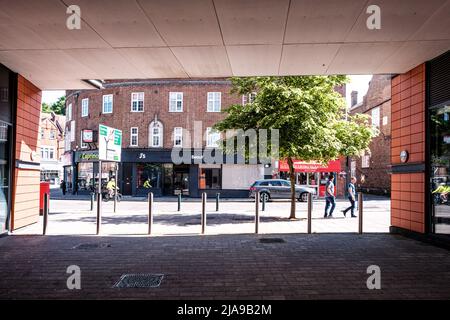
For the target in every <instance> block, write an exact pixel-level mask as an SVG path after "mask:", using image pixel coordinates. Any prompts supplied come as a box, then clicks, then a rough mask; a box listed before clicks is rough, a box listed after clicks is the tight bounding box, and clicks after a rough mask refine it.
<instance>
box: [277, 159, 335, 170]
mask: <svg viewBox="0 0 450 320" xmlns="http://www.w3.org/2000/svg"><path fill="white" fill-rule="evenodd" d="M279 167H280V171H286V172H288V171H289V165H288V163H287V161H286V160H280V162H279ZM294 170H295V172H340V171H341V161H340V160H332V161H330V162H328V164H327V165H323V164H321V163H320V162H314V161H301V160H294Z"/></svg>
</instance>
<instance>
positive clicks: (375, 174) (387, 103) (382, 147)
mask: <svg viewBox="0 0 450 320" xmlns="http://www.w3.org/2000/svg"><path fill="white" fill-rule="evenodd" d="M351 98H352V99H351V101H352V105H351V108H350V114H357V113H362V114H367V115H369V116H370V117H371V120H370V121H371V122H372V125H373V126H376V127H377V128H378V130H379V135H378V136H377V137H376V138H374V139H373V141H372V142H371V144H370V146H369V149H370V152H366V154H365V155H363V156H361V157H354V158H351V159H348V162H347V163H348V167H349V168H348V170H347V171H348V174H349V175H350V176H356V177H357V179H358V184H359V185H360V188H361V190H362V191H363V192H365V193H372V194H383V195H387V194H390V190H391V175H390V168H391V158H390V148H391V76H390V75H374V76H373V77H372V80H371V81H370V83H369V88H368V90H367V94H366V95H365V96H364V98H363V101H362V102H360V103H356V101H357V92H356V91H353V92H352V97H351Z"/></svg>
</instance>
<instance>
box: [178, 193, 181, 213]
mask: <svg viewBox="0 0 450 320" xmlns="http://www.w3.org/2000/svg"><path fill="white" fill-rule="evenodd" d="M180 210H181V193H180V194H178V211H180Z"/></svg>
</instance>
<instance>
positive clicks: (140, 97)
mask: <svg viewBox="0 0 450 320" xmlns="http://www.w3.org/2000/svg"><path fill="white" fill-rule="evenodd" d="M144 99H145V95H144V92H132V93H131V112H144ZM140 101H142V110H139V102H140ZM135 102H136V108H135V105H134V103H135Z"/></svg>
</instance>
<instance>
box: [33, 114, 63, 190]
mask: <svg viewBox="0 0 450 320" xmlns="http://www.w3.org/2000/svg"><path fill="white" fill-rule="evenodd" d="M65 119H66V117H65V116H61V115H56V114H54V113H41V121H40V125H39V142H40V145H39V149H40V156H41V181H47V182H50V184H51V186H58V185H59V183H60V180H61V179H62V176H63V167H62V164H61V156H62V155H63V154H64V151H65V150H64V126H65V122H66V120H65Z"/></svg>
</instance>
